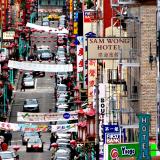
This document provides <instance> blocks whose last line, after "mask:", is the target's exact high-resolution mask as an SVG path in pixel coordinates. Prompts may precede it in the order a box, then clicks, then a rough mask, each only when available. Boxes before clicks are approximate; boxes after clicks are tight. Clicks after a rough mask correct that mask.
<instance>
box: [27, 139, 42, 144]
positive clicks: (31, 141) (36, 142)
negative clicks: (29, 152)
mask: <svg viewBox="0 0 160 160" xmlns="http://www.w3.org/2000/svg"><path fill="white" fill-rule="evenodd" d="M28 143H30V144H39V143H41V140H40V138H37V139H36V138H30V139H29V141H28Z"/></svg>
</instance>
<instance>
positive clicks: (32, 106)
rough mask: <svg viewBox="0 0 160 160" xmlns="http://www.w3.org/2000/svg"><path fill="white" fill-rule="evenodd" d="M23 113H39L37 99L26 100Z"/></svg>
mask: <svg viewBox="0 0 160 160" xmlns="http://www.w3.org/2000/svg"><path fill="white" fill-rule="evenodd" d="M23 112H39V103H38V100H37V99H26V100H25V101H24V105H23Z"/></svg>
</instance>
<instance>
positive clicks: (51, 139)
mask: <svg viewBox="0 0 160 160" xmlns="http://www.w3.org/2000/svg"><path fill="white" fill-rule="evenodd" d="M57 139H58V137H57V135H56V133H51V137H50V146H49V148H48V150H50V149H51V145H52V143H56V141H57Z"/></svg>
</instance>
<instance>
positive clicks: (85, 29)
mask: <svg viewBox="0 0 160 160" xmlns="http://www.w3.org/2000/svg"><path fill="white" fill-rule="evenodd" d="M84 14H85V11H83V37H84V46H83V48H84V55H83V64H84V70H83V77H84V78H83V88H84V89H87V85H88V75H87V73H88V60H87V59H88V58H87V57H88V55H87V37H86V36H85V34H86V33H88V32H91V30H92V23H88V22H85V19H84Z"/></svg>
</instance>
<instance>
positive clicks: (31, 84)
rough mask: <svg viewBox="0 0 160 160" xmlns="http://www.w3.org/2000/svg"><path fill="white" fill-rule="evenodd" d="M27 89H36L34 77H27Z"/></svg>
mask: <svg viewBox="0 0 160 160" xmlns="http://www.w3.org/2000/svg"><path fill="white" fill-rule="evenodd" d="M23 81H24V87H25V88H34V85H35V79H34V78H33V76H27V77H25V78H24V79H23Z"/></svg>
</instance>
